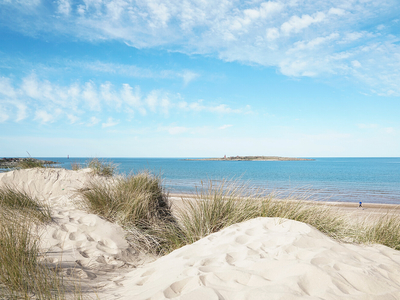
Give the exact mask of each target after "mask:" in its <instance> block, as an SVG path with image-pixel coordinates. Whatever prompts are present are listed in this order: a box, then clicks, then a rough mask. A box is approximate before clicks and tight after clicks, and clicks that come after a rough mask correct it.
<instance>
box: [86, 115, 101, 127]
mask: <svg viewBox="0 0 400 300" xmlns="http://www.w3.org/2000/svg"><path fill="white" fill-rule="evenodd" d="M99 122H100V119H98V118H96V117H91V118H90V120H89V123H88V124H87V126H89V127H92V126H94V125H96V124H98V123H99Z"/></svg>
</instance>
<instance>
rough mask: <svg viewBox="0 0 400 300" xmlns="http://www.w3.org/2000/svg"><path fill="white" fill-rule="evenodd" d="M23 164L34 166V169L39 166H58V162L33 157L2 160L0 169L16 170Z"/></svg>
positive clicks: (0, 160)
mask: <svg viewBox="0 0 400 300" xmlns="http://www.w3.org/2000/svg"><path fill="white" fill-rule="evenodd" d="M21 164H26V165H32V167H35V166H37V165H53V164H56V162H55V161H50V160H40V159H36V158H32V157H26V158H21V157H14V158H0V169H11V168H16V167H18V166H20V165H21Z"/></svg>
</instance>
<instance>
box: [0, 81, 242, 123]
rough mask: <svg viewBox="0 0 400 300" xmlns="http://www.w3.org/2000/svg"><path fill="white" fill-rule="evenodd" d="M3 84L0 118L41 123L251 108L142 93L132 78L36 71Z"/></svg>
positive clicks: (0, 84) (110, 120) (232, 111)
mask: <svg viewBox="0 0 400 300" xmlns="http://www.w3.org/2000/svg"><path fill="white" fill-rule="evenodd" d="M0 87H1V89H0V122H6V121H11V120H13V121H15V122H20V121H23V120H25V119H29V118H31V119H32V117H33V120H35V121H37V122H39V123H42V124H48V123H53V122H56V121H58V120H60V119H64V120H67V121H68V122H69V123H70V124H75V123H78V121H79V120H82V119H89V121H88V122H87V123H86V124H87V125H88V126H95V125H97V124H98V123H100V122H101V119H100V117H101V116H103V118H104V116H106V119H107V121H106V122H103V123H102V127H103V128H107V127H111V126H115V125H116V124H117V123H119V122H120V120H118V121H116V120H115V119H113V118H111V117H109V116H107V114H112V115H115V114H117V115H121V116H125V119H129V120H130V119H132V117H136V116H140V117H142V118H147V117H148V118H151V117H152V115H155V114H156V115H161V116H163V117H168V116H169V115H170V113H171V111H173V112H174V113H179V112H182V113H189V112H190V113H215V114H239V113H245V112H247V111H248V108H247V107H245V108H242V109H234V108H231V107H229V106H228V105H226V104H217V105H207V104H205V103H204V101H202V100H200V101H197V102H191V103H188V102H185V101H182V97H181V96H180V95H174V94H171V93H169V92H166V91H163V90H151V91H150V92H148V93H143V92H142V91H141V89H140V87H139V86H131V85H130V84H128V83H124V84H122V85H119V86H115V85H114V84H112V83H111V82H109V81H107V82H104V83H101V84H95V83H94V82H93V81H87V82H85V83H83V84H79V83H72V84H71V85H69V86H61V85H58V84H54V83H52V82H50V81H48V80H41V79H40V78H38V77H37V76H36V75H35V74H34V73H33V74H31V75H29V76H27V77H25V78H23V79H22V80H21V83H20V84H19V85H17V84H14V83H13V81H12V80H11V79H10V78H6V77H2V78H0ZM176 99H177V100H178V101H179V102H177V101H176ZM32 112H33V113H32ZM135 113H138V114H135ZM88 115H91V117H90V118H89V116H88Z"/></svg>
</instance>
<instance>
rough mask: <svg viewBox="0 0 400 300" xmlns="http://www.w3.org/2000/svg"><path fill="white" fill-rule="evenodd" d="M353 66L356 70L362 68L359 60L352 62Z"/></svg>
mask: <svg viewBox="0 0 400 300" xmlns="http://www.w3.org/2000/svg"><path fill="white" fill-rule="evenodd" d="M351 64H352V66H353V67H355V68H360V67H361V64H360V62H359V61H358V60H353V61H352V62H351Z"/></svg>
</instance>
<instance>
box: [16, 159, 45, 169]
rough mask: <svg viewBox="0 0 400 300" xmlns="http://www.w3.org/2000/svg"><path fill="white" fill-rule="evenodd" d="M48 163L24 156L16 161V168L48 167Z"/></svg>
mask: <svg viewBox="0 0 400 300" xmlns="http://www.w3.org/2000/svg"><path fill="white" fill-rule="evenodd" d="M48 167H49V164H46V163H44V162H42V161H40V160H36V159H32V158H25V159H23V160H22V161H20V162H18V164H17V166H16V168H17V169H31V168H48Z"/></svg>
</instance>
